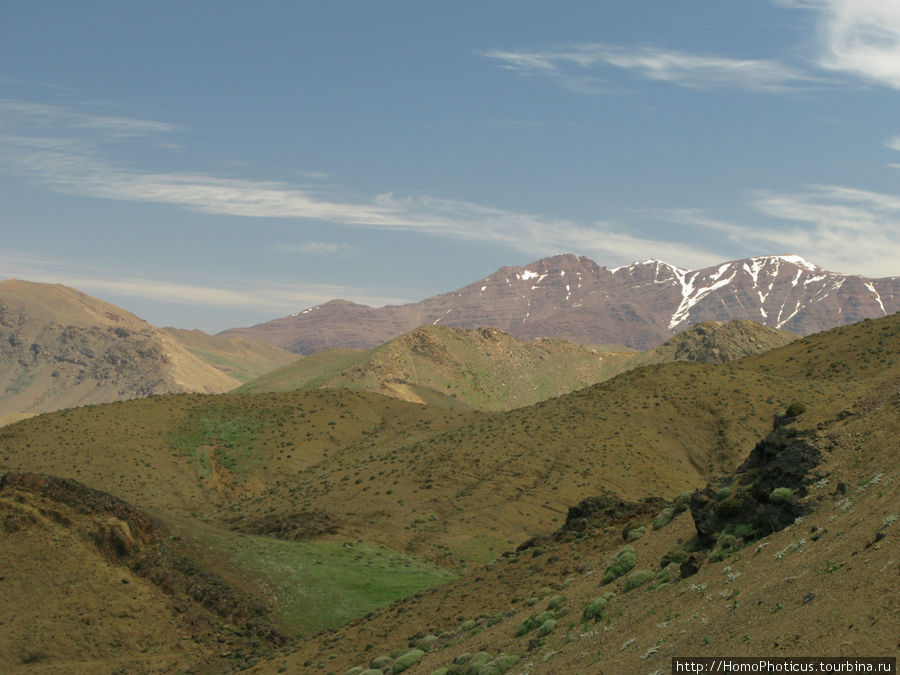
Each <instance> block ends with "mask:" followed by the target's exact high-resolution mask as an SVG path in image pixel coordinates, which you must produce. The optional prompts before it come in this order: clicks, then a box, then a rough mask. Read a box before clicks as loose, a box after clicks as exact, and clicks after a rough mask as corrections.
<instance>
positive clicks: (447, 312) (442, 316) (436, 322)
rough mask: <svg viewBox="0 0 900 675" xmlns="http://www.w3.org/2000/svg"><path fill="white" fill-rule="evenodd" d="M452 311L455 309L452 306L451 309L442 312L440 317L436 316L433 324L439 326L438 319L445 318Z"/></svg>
mask: <svg viewBox="0 0 900 675" xmlns="http://www.w3.org/2000/svg"><path fill="white" fill-rule="evenodd" d="M452 311H453V309H452V308H451V309H448V310H447V311H446V312H444V313H443V314H441V316H439V317H438V318H436V319H435V320H434V321H432V324H431V325H433V326H437V324H438V321H440V320H441V319H443V318H444V317H445V316H447V315H448V314H449V313H450V312H452Z"/></svg>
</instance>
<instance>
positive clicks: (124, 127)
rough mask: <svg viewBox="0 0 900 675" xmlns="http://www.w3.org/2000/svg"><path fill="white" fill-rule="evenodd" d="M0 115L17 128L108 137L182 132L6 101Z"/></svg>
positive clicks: (160, 124)
mask: <svg viewBox="0 0 900 675" xmlns="http://www.w3.org/2000/svg"><path fill="white" fill-rule="evenodd" d="M0 113H2V114H3V117H4V119H5V124H15V125H16V126H19V127H22V126H25V127H36V126H42V127H46V126H52V127H54V128H57V129H59V128H70V129H84V130H90V131H94V132H98V133H101V134H103V135H105V136H108V137H133V136H144V135H148V134H158V133H170V132H174V131H179V130H180V129H181V127H178V126H175V125H173V124H167V123H165V122H157V121H155V120H142V119H135V118H131V117H117V116H112V115H97V114H93V113H85V112H80V111H76V110H72V109H70V108H66V107H63V106H58V105H50V104H46V103H34V102H31V101H20V100H16V99H8V98H0Z"/></svg>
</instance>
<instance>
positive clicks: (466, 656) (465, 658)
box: [453, 652, 472, 666]
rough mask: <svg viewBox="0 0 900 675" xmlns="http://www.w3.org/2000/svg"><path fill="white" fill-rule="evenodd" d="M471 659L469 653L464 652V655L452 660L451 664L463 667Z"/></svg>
mask: <svg viewBox="0 0 900 675" xmlns="http://www.w3.org/2000/svg"><path fill="white" fill-rule="evenodd" d="M471 659H472V655H471V654H469V652H466V653H464V654H460V655H459V656H457V657H456V658H455V659H453V663H454V665H457V666H464V665H466V664H467V663H468V662H469V661H470V660H471Z"/></svg>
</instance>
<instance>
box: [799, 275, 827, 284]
mask: <svg viewBox="0 0 900 675" xmlns="http://www.w3.org/2000/svg"><path fill="white" fill-rule="evenodd" d="M824 278H825V275H824V274H819V275H817V276H814V277H810V278H809V279H806V280H805V281H804V282H803V285H804V286H809V285H810V284H812V283H815V282H816V281H822V279H824Z"/></svg>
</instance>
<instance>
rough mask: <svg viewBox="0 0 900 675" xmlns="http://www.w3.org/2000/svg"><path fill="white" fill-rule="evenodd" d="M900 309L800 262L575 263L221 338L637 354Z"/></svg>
mask: <svg viewBox="0 0 900 675" xmlns="http://www.w3.org/2000/svg"><path fill="white" fill-rule="evenodd" d="M898 309H900V277H888V278H884V279H866V278H863V277H860V276H848V275H843V274H837V273H833V272H828V271H826V270H823V269H822V268H820V267H817V266H816V265H814V264H812V263H810V262H808V261H806V260H803V259H802V258H800V257H799V256H793V255H784V256H765V257H758V258H747V259H744V260H735V261H731V262H726V263H722V264H720V265H715V266H712V267H707V268H704V269H701V270H694V271H689V270H684V269H680V268H677V267H674V266H672V265H669V264H668V263H665V262H662V261H659V260H647V261H644V262H640V263H635V264H633V265H628V266H626V267H619V268H615V269H607V268H605V267H600V266H598V265H597V264H596V263H595V262H593V261H592V260H590V259H588V258H585V257H583V256H580V257H579V256H575V255H571V254H566V255H559V256H554V257H551V258H544V259H542V260H538V261H536V262H533V263H530V264H528V265H525V266H524V267H503V268H501V269H500V270H498V271H497V272H495V273H494V274H492V275H490V276H488V277H486V278H484V279H481V280H479V281H476V282H474V283H472V284H469V285H468V286H465V287H463V288H460V289H458V290H456V291H453V292H450V293H444V294H442V295H437V296H434V297H431V298H428V299H426V300H423V301H421V302H417V303H409V304H406V305H396V306H386V307H381V308H377V309H375V308H371V307H366V306H363V305H357V304H354V303H351V302H347V301H344V300H333V301H331V302H327V303H325V304H323V305H319V306H316V307H312V308H309V309H306V310H304V311H302V312H299V313H297V314H293V315H291V316H288V317H284V318H281V319H276V320H273V321H269V322H266V323H262V324H258V325H256V326H251V327H248V328H234V329H231V330H228V331H225V332H223V333H222V335H227V336H237V337H246V338H252V339H259V340H265V341H267V342H271V343H273V344H276V345H278V346H281V347H284V348H286V349H289V350H291V351H293V352H296V353H299V354H311V353H314V352H317V351H321V350H323V349H328V348H332V347H342V348H351V349H370V348H372V347H374V346H376V345H378V344H381V343H383V342H386V341H388V340H390V339H392V338H394V337H396V336H398V335H401V334H402V333H405V332H409V331H411V330H413V329H414V328H416V327H417V326H420V325H422V324H426V323H431V324H440V325H443V326H454V327H458V328H480V327H485V326H490V327H494V328H498V329H500V330H502V331H505V332H507V333H509V334H510V335H512V336H514V337H516V338H518V339H520V340H532V339H534V338H537V337H559V338H564V339H566V340H571V341H573V342H579V343H581V344H609V343H612V344H623V345H627V346H628V347H630V348H633V349H640V350H645V349H649V348H652V347H655V346H656V345H659V344H660V343H662V342H664V341H665V340H667V339H668V338H670V337H672V335H673V334H674V333H675V332H676V331H679V330H683V329H685V328H688V327H689V326H691V325H694V324H696V323H700V322H702V321H710V320H713V321H729V320H732V319H751V320H753V321H757V322H759V323H762V324H764V325H766V326H769V327H772V328H778V329H785V330H788V331H791V332H794V333H798V334H801V335H808V334H811V333H814V332H817V331H821V330H825V329H827V328H831V327H834V326H837V325H843V324H848V323H853V322H855V321H860V320H862V319H864V318H875V317H880V316H886V315H888V314H892V313H894V312H896V311H898Z"/></svg>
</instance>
